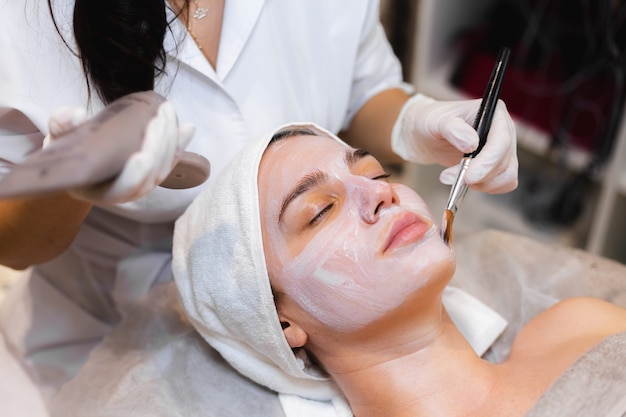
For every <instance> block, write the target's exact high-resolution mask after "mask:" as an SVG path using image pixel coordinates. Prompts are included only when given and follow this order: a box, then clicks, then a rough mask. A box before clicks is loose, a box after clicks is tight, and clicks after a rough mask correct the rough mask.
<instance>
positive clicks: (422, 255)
mask: <svg viewBox="0 0 626 417" xmlns="http://www.w3.org/2000/svg"><path fill="white" fill-rule="evenodd" d="M258 181H259V183H258V186H259V196H260V205H261V207H260V209H261V225H262V229H263V243H264V249H265V254H266V259H267V264H268V269H269V275H270V277H271V280H272V285H273V286H274V288H275V289H276V290H277V292H279V293H281V294H282V295H281V298H283V297H286V298H287V299H288V303H289V305H291V306H292V307H293V308H297V309H300V310H302V312H304V314H306V315H308V317H309V319H312V320H315V321H316V322H318V323H321V324H323V325H324V326H328V327H332V328H334V329H336V330H338V331H351V330H357V329H360V328H363V327H364V326H366V325H367V324H368V323H371V322H373V321H375V320H378V319H380V318H381V317H383V316H384V315H385V314H386V313H388V312H389V311H391V310H393V309H394V308H396V307H398V306H400V305H401V304H402V303H403V301H405V300H406V298H407V297H408V296H409V295H411V294H414V293H415V292H416V291H419V290H420V289H421V288H423V287H426V286H427V284H428V283H429V282H431V281H433V280H442V279H443V280H444V281H445V282H447V280H449V278H450V277H451V275H452V273H453V271H454V257H453V255H452V253H451V252H450V250H449V248H448V247H447V246H446V245H445V244H444V243H443V242H442V240H441V238H440V236H439V232H438V229H437V227H436V226H435V225H434V222H433V221H432V216H431V214H430V212H429V210H428V208H427V206H426V204H425V203H424V201H423V200H422V199H421V198H420V197H419V196H418V195H417V194H416V193H415V192H414V191H412V190H411V189H410V188H408V187H406V186H404V185H401V184H390V183H389V182H388V180H387V175H386V174H385V171H384V170H383V168H382V166H381V165H380V164H379V163H378V161H377V160H376V159H375V158H374V157H372V156H370V155H368V154H367V153H365V152H363V151H358V150H355V149H353V148H348V147H346V146H344V145H342V144H341V143H338V142H337V141H335V140H333V139H331V138H327V137H319V136H295V137H291V138H286V139H283V140H280V141H278V142H276V143H274V144H272V145H271V146H270V147H269V148H268V149H267V150H266V152H265V154H264V156H263V159H262V161H261V165H260V168H259V180H258Z"/></svg>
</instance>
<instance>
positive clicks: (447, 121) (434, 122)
mask: <svg viewBox="0 0 626 417" xmlns="http://www.w3.org/2000/svg"><path fill="white" fill-rule="evenodd" d="M480 102H481V100H479V99H477V100H461V101H437V100H434V99H432V98H430V97H427V96H424V95H422V94H418V95H416V96H413V97H411V99H410V100H409V101H407V103H406V104H405V105H404V107H403V108H402V111H401V112H400V116H399V117H398V119H397V120H396V123H395V125H394V128H393V134H392V142H391V144H392V148H393V150H394V152H395V153H397V154H398V155H399V156H401V157H402V158H403V159H405V160H407V161H410V162H416V163H420V164H435V163H436V164H439V165H442V166H444V167H448V168H447V169H445V170H444V171H443V172H442V173H441V175H440V176H439V180H440V181H441V182H442V183H444V184H447V185H450V184H452V182H453V181H454V179H455V178H456V175H457V172H458V169H459V163H460V161H461V158H462V157H463V154H464V153H469V152H472V151H473V150H475V149H476V147H477V146H478V134H477V133H476V131H475V130H474V128H473V127H472V125H473V123H474V119H475V118H476V113H477V112H478V108H479V107H480ZM516 143H517V142H516V136H515V125H514V124H513V120H512V119H511V116H510V115H509V113H508V111H507V109H506V105H505V104H504V102H503V101H501V100H499V101H498V105H497V107H496V111H495V113H494V115H493V121H492V124H491V129H490V131H489V135H488V137H487V142H486V144H485V146H484V147H483V149H482V150H481V151H480V153H479V154H478V155H477V156H476V157H475V158H474V160H473V161H472V162H471V164H470V166H469V168H468V170H467V173H466V177H465V178H466V182H467V184H468V185H469V186H470V187H471V188H474V189H476V190H479V191H484V192H488V193H492V194H498V193H506V192H509V191H512V190H514V189H515V188H516V187H517V171H518V161H517V145H516Z"/></svg>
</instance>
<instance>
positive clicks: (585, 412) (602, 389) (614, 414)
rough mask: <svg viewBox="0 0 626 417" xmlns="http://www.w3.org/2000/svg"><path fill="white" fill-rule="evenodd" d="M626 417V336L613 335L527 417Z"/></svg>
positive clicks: (569, 372) (579, 362)
mask: <svg viewBox="0 0 626 417" xmlns="http://www.w3.org/2000/svg"><path fill="white" fill-rule="evenodd" d="M554 416H568V417H589V416H594V417H624V416H626V333H619V334H616V335H613V336H611V337H609V338H607V339H605V340H604V341H602V343H600V344H599V345H597V346H595V347H594V348H592V349H591V350H590V351H588V352H587V353H586V354H585V355H584V356H582V357H581V358H579V359H578V360H577V361H576V362H575V363H574V365H572V366H571V367H570V368H569V369H568V370H567V371H565V373H564V374H563V375H561V377H560V378H559V379H557V380H556V381H555V382H554V383H553V384H552V386H551V387H550V388H549V389H548V391H547V392H546V393H545V394H544V395H543V396H542V397H541V398H540V399H539V401H537V403H536V404H535V406H534V407H533V409H532V410H531V411H530V412H529V413H528V414H527V415H526V417H554Z"/></svg>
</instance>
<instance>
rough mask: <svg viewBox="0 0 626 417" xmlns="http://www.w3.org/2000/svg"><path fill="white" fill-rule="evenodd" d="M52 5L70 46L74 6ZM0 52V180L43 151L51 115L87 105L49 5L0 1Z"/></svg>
mask: <svg viewBox="0 0 626 417" xmlns="http://www.w3.org/2000/svg"><path fill="white" fill-rule="evenodd" d="M53 3H54V5H55V16H56V18H57V23H58V24H59V28H60V30H61V31H62V32H63V34H64V36H65V39H66V40H69V41H70V42H71V40H72V39H73V38H72V35H71V25H70V24H69V23H71V14H70V13H69V10H71V6H72V4H71V3H73V2H71V3H70V2H68V1H65V0H63V1H60V2H53ZM0 51H2V59H1V60H0V178H1V177H2V176H4V175H6V173H7V172H9V171H10V170H11V169H12V167H13V166H15V165H16V164H19V163H21V162H23V161H24V159H25V158H26V157H27V156H28V155H29V154H31V153H32V152H34V151H36V150H37V149H39V148H41V146H42V143H43V138H44V135H45V134H46V132H47V129H48V119H49V116H50V113H51V112H52V111H54V110H55V109H56V108H58V107H61V106H65V105H83V106H84V103H85V100H84V97H86V93H85V91H84V90H85V87H84V86H83V85H84V79H83V78H82V72H81V68H80V64H79V63H78V60H77V59H76V57H75V56H74V55H73V51H72V50H71V49H70V47H68V45H66V44H65V43H63V40H62V38H61V36H60V35H59V33H57V31H56V29H55V27H54V25H53V22H52V19H51V17H50V13H49V10H48V7H47V6H46V5H45V2H43V3H42V2H40V1H34V0H26V1H0ZM77 92H78V93H77ZM79 100H80V101H79Z"/></svg>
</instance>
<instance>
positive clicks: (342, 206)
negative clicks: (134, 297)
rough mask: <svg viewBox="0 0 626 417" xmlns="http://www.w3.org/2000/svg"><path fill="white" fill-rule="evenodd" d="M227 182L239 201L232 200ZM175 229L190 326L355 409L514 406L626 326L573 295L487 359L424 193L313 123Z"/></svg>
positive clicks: (243, 166)
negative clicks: (454, 296) (452, 286)
mask: <svg viewBox="0 0 626 417" xmlns="http://www.w3.org/2000/svg"><path fill="white" fill-rule="evenodd" d="M268 142H269V144H268ZM242 173H243V175H242ZM234 187H237V188H234ZM234 189H237V190H238V192H237V193H236V194H237V195H239V196H243V197H241V199H240V201H238V204H239V205H240V208H241V209H240V210H241V211H240V212H237V213H232V212H226V210H232V207H233V206H232V204H225V202H226V201H227V200H228V199H230V198H232V195H233V190H234ZM176 227H177V232H176V235H175V240H174V251H175V252H174V274H175V280H176V284H177V286H178V287H179V290H180V292H181V295H182V297H181V298H182V299H183V303H184V307H185V310H186V312H187V314H188V316H189V318H190V320H191V322H192V323H193V325H194V327H195V328H196V329H197V330H198V331H199V333H200V334H201V335H202V336H203V337H204V338H205V339H206V340H207V341H208V342H209V343H210V344H211V345H212V346H213V347H214V348H215V349H217V350H218V351H219V352H220V353H221V354H222V355H223V356H224V358H225V359H226V360H227V361H229V362H230V363H231V364H232V365H233V366H234V367H235V368H236V369H238V370H239V372H241V373H242V374H244V375H246V376H247V377H249V378H251V379H253V380H254V381H256V382H258V383H260V384H262V385H265V386H267V387H269V388H271V389H272V390H275V391H277V392H279V393H286V394H295V395H298V396H301V397H305V398H310V399H314V400H334V401H335V403H336V404H339V403H341V402H342V401H343V403H344V404H347V405H348V407H349V409H350V410H351V413H352V414H353V415H355V416H358V417H367V416H411V417H415V416H523V415H525V414H526V413H527V412H528V411H529V410H531V408H532V407H533V405H534V404H535V403H536V402H537V400H538V399H539V398H540V396H541V395H542V394H543V393H544V392H545V391H546V390H547V389H548V388H549V387H550V385H551V384H552V383H553V382H554V381H555V380H557V379H558V378H559V376H561V375H562V374H563V373H564V372H565V371H566V370H567V369H568V368H569V367H570V366H571V365H572V364H574V363H575V361H576V360H577V359H578V358H580V357H581V356H582V355H583V354H585V352H587V351H588V350H590V349H591V348H593V347H594V346H596V345H597V344H599V343H601V342H602V341H603V340H604V339H606V338H608V337H609V336H611V335H614V334H617V333H620V332H623V331H624V330H626V310H624V309H622V308H619V307H617V306H614V305H612V304H609V303H607V302H604V301H601V300H596V299H591V298H573V299H569V300H566V301H561V302H559V303H557V304H555V305H554V306H553V307H551V308H549V309H547V310H546V311H545V312H543V313H542V314H540V315H538V316H537V317H535V318H534V319H533V320H531V321H530V322H529V323H528V324H527V325H526V326H525V327H524V328H523V329H522V331H521V332H520V333H519V335H518V336H517V338H516V340H515V341H514V343H513V346H512V348H511V353H510V356H509V358H508V359H507V360H506V361H504V362H502V363H499V364H493V363H489V362H487V361H485V360H483V359H481V358H480V357H479V356H478V355H477V354H476V353H475V352H474V350H473V349H472V348H471V346H470V345H469V344H468V342H467V341H466V340H465V339H464V338H463V336H462V335H461V333H460V332H459V331H458V329H457V328H456V327H455V325H454V324H453V323H452V321H451V320H450V319H449V317H448V315H447V313H446V310H445V308H444V307H443V305H442V292H443V290H444V288H445V287H446V285H447V284H448V282H449V281H450V279H451V277H452V276H453V273H454V271H455V258H454V254H453V252H452V251H451V249H450V248H449V247H447V246H446V245H445V244H444V243H443V242H442V240H441V238H440V233H439V230H438V228H437V226H436V225H435V222H434V220H433V216H432V215H431V213H430V212H429V209H428V208H427V206H426V204H425V203H424V201H423V200H422V199H421V198H420V196H419V195H417V194H416V193H415V192H414V191H412V190H411V189H410V188H408V187H406V186H403V185H401V184H393V183H390V182H389V180H388V175H387V174H386V173H385V171H384V170H383V168H382V166H381V165H380V164H379V163H378V161H377V160H376V159H375V158H374V157H372V156H371V155H369V154H368V153H367V152H364V151H362V150H358V149H353V148H350V147H348V146H347V145H345V144H344V143H343V142H341V141H340V140H339V139H338V138H336V137H335V136H333V135H332V134H330V133H328V132H326V131H324V130H323V129H320V128H319V127H316V126H314V125H291V126H287V127H284V128H282V129H280V130H279V131H278V132H277V134H275V135H274V137H273V139H272V140H271V142H270V141H269V139H266V140H264V141H260V142H256V143H254V144H253V145H252V146H250V147H249V148H247V149H246V150H245V151H244V152H243V153H242V154H241V156H240V157H239V159H236V160H235V161H234V162H233V164H231V166H230V168H229V169H226V170H225V171H224V173H223V175H221V176H220V177H219V178H217V179H216V181H215V182H214V185H213V188H212V189H211V190H210V191H207V192H205V193H204V194H203V195H201V196H200V197H199V198H198V200H197V201H196V202H194V204H193V205H192V206H191V207H190V208H189V210H188V211H187V212H186V213H185V215H184V216H183V217H182V218H181V219H180V220H179V221H178V223H177V226H176ZM181 236H185V239H184V240H183V239H182V238H181ZM216 248H217V249H216ZM259 271H262V273H260V272H259ZM265 271H267V272H266V273H265ZM244 293H246V294H254V295H255V296H254V297H250V299H248V300H247V301H246V302H245V303H242V302H241V294H244ZM620 415H621V414H620Z"/></svg>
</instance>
